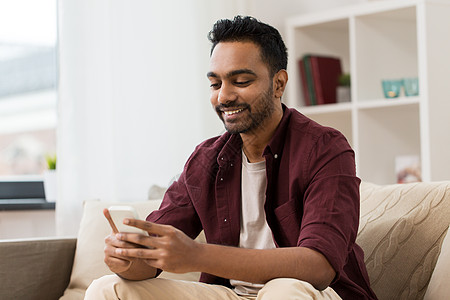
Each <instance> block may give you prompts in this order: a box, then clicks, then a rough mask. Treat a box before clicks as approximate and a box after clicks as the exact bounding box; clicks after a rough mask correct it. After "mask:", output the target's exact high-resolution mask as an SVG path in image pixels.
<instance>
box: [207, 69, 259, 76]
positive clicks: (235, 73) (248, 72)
mask: <svg viewBox="0 0 450 300" xmlns="http://www.w3.org/2000/svg"><path fill="white" fill-rule="evenodd" d="M240 74H250V75H253V76H256V73H255V72H253V71H252V70H250V69H239V70H233V71H231V72H228V73H227V74H226V75H225V78H230V77H233V76H236V75H240ZM206 77H208V78H210V77H213V78H218V77H219V76H218V75H217V74H216V73H214V72H208V73H207V74H206Z"/></svg>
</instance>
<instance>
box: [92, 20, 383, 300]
mask: <svg viewBox="0 0 450 300" xmlns="http://www.w3.org/2000/svg"><path fill="white" fill-rule="evenodd" d="M209 39H210V41H211V42H212V50H211V60H210V70H209V72H208V74H207V76H208V79H209V80H210V83H211V103H212V105H213V107H214V108H215V110H216V112H217V114H218V116H219V118H220V119H221V120H222V121H223V123H224V125H225V128H226V130H227V132H226V133H224V134H223V135H222V136H219V137H215V138H212V139H209V140H207V141H205V142H203V143H202V144H200V145H199V146H198V147H197V148H196V150H195V151H194V153H193V154H192V155H191V157H190V158H189V160H188V161H187V163H186V165H185V168H184V171H183V173H182V174H181V176H180V178H179V179H178V181H176V182H175V183H173V185H172V186H171V187H170V188H169V189H168V191H167V192H166V194H165V196H164V199H163V202H162V205H161V207H160V209H159V210H157V211H155V212H153V213H151V214H150V215H149V216H148V217H147V221H139V220H128V223H129V225H132V226H136V227H139V228H142V229H144V230H146V231H148V233H149V236H144V235H138V234H112V235H111V236H109V237H107V239H106V247H105V262H106V264H107V265H108V266H109V268H110V269H111V270H112V271H113V272H115V273H116V274H117V275H118V276H119V277H120V278H119V277H118V276H115V275H114V276H109V277H104V278H102V279H100V280H97V281H95V282H94V283H93V284H92V285H91V287H90V288H89V289H88V291H87V294H86V299H100V298H99V297H100V295H103V296H102V297H104V298H107V299H196V300H198V299H241V300H242V299H283V300H285V299H341V298H342V299H352V300H354V299H376V296H375V295H374V293H373V292H372V291H371V289H370V286H369V280H368V276H367V272H366V269H365V266H364V261H363V252H362V250H361V249H360V248H359V246H358V245H356V244H355V238H356V234H357V228H358V220H359V183H360V180H359V179H358V178H357V177H356V176H355V163H354V153H353V151H352V149H351V148H350V146H349V145H348V143H347V141H346V139H345V138H344V137H343V136H342V135H341V134H340V133H339V132H338V131H336V130H334V129H331V128H326V127H322V126H320V125H319V124H317V123H315V122H313V121H311V120H310V119H308V118H306V117H305V116H303V115H301V114H300V113H298V112H297V111H295V110H293V109H289V108H287V107H285V106H284V105H283V104H282V103H281V97H282V95H283V93H284V90H285V87H286V83H287V80H288V75H287V72H286V67H287V54H286V47H285V46H284V43H283V41H282V39H281V36H280V34H279V33H278V31H277V30H276V29H275V28H273V27H271V26H269V25H267V24H263V23H261V22H259V21H257V20H255V19H253V18H251V17H236V18H234V20H220V21H218V22H217V23H216V24H215V25H214V28H213V29H212V31H211V32H210V34H209ZM105 215H106V216H107V217H108V218H109V216H108V213H107V212H105ZM201 230H204V232H205V236H206V239H207V242H208V243H207V244H199V243H197V242H195V241H194V240H193V239H194V238H195V237H196V236H197V235H198V234H199V233H200V231H201ZM160 270H165V271H169V272H175V273H184V272H191V271H200V272H202V276H201V280H200V281H201V282H202V283H188V282H182V281H173V280H167V279H152V278H153V277H155V276H156V275H157V274H158V273H159V272H160Z"/></svg>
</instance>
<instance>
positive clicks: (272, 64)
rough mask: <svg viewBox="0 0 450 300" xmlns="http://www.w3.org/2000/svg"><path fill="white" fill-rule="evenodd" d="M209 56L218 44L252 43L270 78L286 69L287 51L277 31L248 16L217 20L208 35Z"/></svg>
mask: <svg viewBox="0 0 450 300" xmlns="http://www.w3.org/2000/svg"><path fill="white" fill-rule="evenodd" d="M208 39H209V41H210V42H211V43H212V46H211V54H212V53H213V51H214V48H215V47H216V45H217V44H218V43H220V42H246V41H249V42H253V43H255V44H256V45H257V46H259V48H260V49H261V56H262V60H263V61H264V62H265V63H266V64H267V66H268V67H269V71H270V73H271V76H273V75H275V73H276V72H278V71H279V70H282V69H286V68H287V49H286V46H285V45H284V42H283V39H282V38H281V35H280V33H279V32H278V30H277V29H275V28H273V27H272V26H270V25H268V24H265V23H262V22H260V21H258V20H257V19H255V18H253V17H249V16H245V17H243V16H236V17H234V19H233V20H229V19H222V20H218V21H217V22H216V23H215V24H214V26H213V29H212V30H211V31H210V32H209V33H208Z"/></svg>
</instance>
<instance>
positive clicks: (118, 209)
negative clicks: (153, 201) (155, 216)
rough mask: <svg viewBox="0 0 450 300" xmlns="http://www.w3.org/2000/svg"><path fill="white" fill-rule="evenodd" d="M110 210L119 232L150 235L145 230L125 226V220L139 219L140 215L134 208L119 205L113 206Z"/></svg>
mask: <svg viewBox="0 0 450 300" xmlns="http://www.w3.org/2000/svg"><path fill="white" fill-rule="evenodd" d="M108 210H109V214H110V215H111V218H112V220H113V222H114V225H116V228H117V230H119V232H129V233H140V234H145V235H148V232H147V231H145V230H142V229H140V228H137V227H133V226H128V225H125V224H123V219H125V218H128V219H139V215H138V213H137V211H136V210H135V209H134V207H132V206H128V205H119V206H111V207H109V208H108Z"/></svg>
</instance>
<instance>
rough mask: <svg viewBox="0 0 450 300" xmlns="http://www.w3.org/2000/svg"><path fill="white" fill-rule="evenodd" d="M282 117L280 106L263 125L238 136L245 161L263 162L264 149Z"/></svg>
mask: <svg viewBox="0 0 450 300" xmlns="http://www.w3.org/2000/svg"><path fill="white" fill-rule="evenodd" d="M282 117H283V109H282V107H281V104H280V106H279V108H278V107H277V109H276V110H275V111H274V113H273V114H272V116H271V117H270V118H269V119H267V120H266V121H265V122H264V123H263V124H261V125H260V126H258V128H256V129H255V130H252V131H250V132H246V133H241V134H240V135H241V139H242V148H243V150H244V153H245V155H246V156H247V159H248V160H249V161H250V162H251V163H254V162H259V161H263V160H264V156H263V152H264V149H265V148H266V146H267V144H268V143H269V142H270V140H271V139H272V137H273V135H274V133H275V130H276V129H277V127H278V124H280V121H281V118H282Z"/></svg>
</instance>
